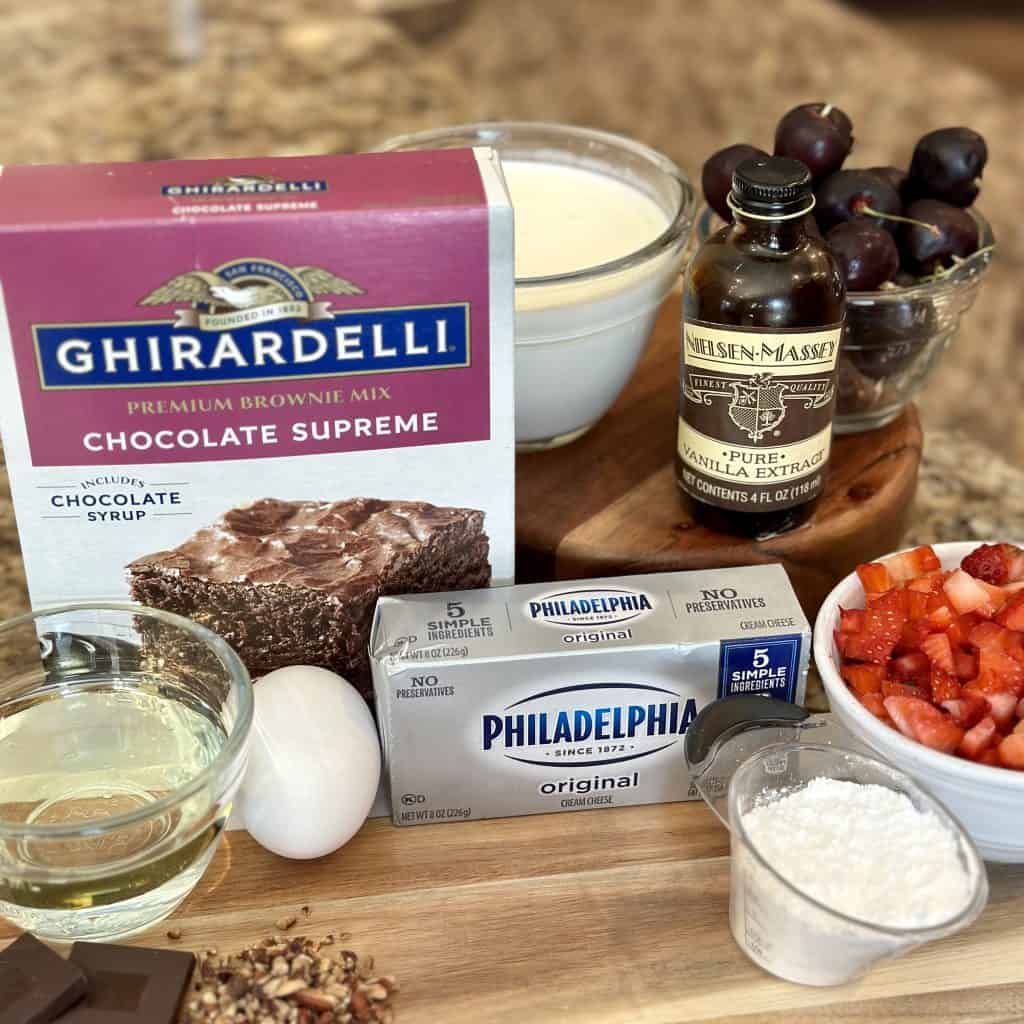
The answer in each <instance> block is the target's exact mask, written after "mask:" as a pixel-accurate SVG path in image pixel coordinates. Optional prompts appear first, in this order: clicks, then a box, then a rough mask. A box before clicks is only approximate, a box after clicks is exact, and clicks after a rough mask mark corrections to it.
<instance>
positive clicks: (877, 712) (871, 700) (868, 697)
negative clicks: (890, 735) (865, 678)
mask: <svg viewBox="0 0 1024 1024" xmlns="http://www.w3.org/2000/svg"><path fill="white" fill-rule="evenodd" d="M857 699H858V700H859V701H860V702H861V704H863V705H864V707H866V708H867V709H868V711H870V712H871V714H873V715H874V716H875V718H880V719H881V720H882V721H883V722H888V721H890V719H889V712H888V711H886V710H885V701H884V699H883V697H882V695H881V694H880V693H861V694H858V698H857Z"/></svg>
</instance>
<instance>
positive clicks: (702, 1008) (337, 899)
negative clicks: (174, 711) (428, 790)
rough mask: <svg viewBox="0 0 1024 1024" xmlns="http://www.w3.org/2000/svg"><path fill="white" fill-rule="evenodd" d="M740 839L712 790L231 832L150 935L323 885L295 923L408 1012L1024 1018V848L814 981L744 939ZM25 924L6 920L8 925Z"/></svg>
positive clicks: (721, 1022)
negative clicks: (982, 906) (939, 911)
mask: <svg viewBox="0 0 1024 1024" xmlns="http://www.w3.org/2000/svg"><path fill="white" fill-rule="evenodd" d="M728 851H729V846H728V837H727V835H726V832H725V830H724V829H723V828H722V827H721V826H720V825H719V824H718V822H717V819H715V818H713V817H712V815H711V813H710V812H709V811H708V810H707V809H706V808H705V807H704V805H703V804H699V803H682V804H666V805H662V806H652V807H631V808H620V809H615V810H603V811H589V812H577V813H570V814H562V815H543V816H535V817H526V818H509V819H505V820H498V821H479V822H466V823H460V824H447V825H424V826H418V827H414V828H406V829H396V828H393V827H392V826H391V825H390V824H389V823H388V822H387V821H385V820H382V819H378V820H375V821H371V822H369V823H368V824H367V825H366V826H365V827H364V828H363V830H362V831H361V832H360V833H359V835H357V836H356V838H355V839H353V840H352V842H351V843H349V845H348V846H347V847H345V848H343V849H342V850H339V851H338V852H337V853H335V854H333V855H331V856H330V857H326V858H323V859H321V860H317V861H310V862H297V861H285V860H282V859H280V858H278V857H275V856H274V855H272V854H270V853H267V852H266V851H264V850H263V849H261V848H260V847H259V846H257V845H256V844H255V843H254V842H253V841H252V840H251V839H250V838H249V837H248V836H247V835H245V834H244V833H238V832H232V833H228V834H227V835H226V836H225V839H224V843H223V845H222V847H221V849H220V850H219V851H218V853H217V856H216V858H215V859H214V861H213V863H212V865H211V866H210V869H209V871H208V872H207V874H206V876H205V877H204V878H203V880H202V881H201V882H200V884H199V886H198V888H197V889H196V891H195V892H194V893H193V894H192V896H191V897H190V898H189V899H188V900H187V901H186V902H185V903H184V904H183V905H182V906H181V907H180V908H179V910H178V911H177V912H176V913H175V914H174V915H173V917H172V918H170V919H169V920H168V921H166V922H164V923H162V924H161V925H159V926H157V927H155V928H154V929H152V930H151V931H150V932H149V933H147V934H143V935H141V936H139V937H138V939H136V940H135V941H136V943H137V944H140V945H149V946H170V947H176V948H189V949H193V950H196V951H200V950H202V949H205V948H207V947H211V946H213V947H217V948H218V949H219V950H220V952H221V953H229V952H233V951H235V950H237V949H241V948H242V947H244V946H245V945H248V944H252V943H254V942H256V941H258V940H259V939H261V938H263V937H265V936H267V935H269V934H271V933H272V932H273V931H274V921H275V920H277V919H278V918H280V917H281V916H282V915H284V914H289V913H299V912H300V908H301V907H302V906H303V905H308V906H309V907H310V916H309V918H308V920H304V921H303V920H301V913H300V923H299V924H298V925H296V927H295V928H294V929H293V931H294V933H296V934H299V933H302V934H307V935H310V936H321V935H323V934H325V933H326V932H328V931H332V930H333V931H340V932H343V933H348V936H349V937H348V938H346V939H345V940H344V945H345V946H347V947H348V948H351V949H354V950H355V951H356V952H358V953H359V954H360V955H363V956H365V955H372V956H373V957H374V958H375V961H376V970H377V971H379V972H380V973H388V974H394V975H396V976H397V978H398V982H399V984H400V986H401V993H400V994H399V996H398V998H397V1001H396V1010H397V1021H398V1024H434V1022H437V1021H444V1022H445V1024H522V1022H524V1021H529V1022H531V1024H546V1022H549V1021H550V1022H556V1021H557V1022H558V1024H584V1022H586V1024H636V1022H642V1024H683V1022H697V1021H701V1022H712V1021H714V1022H718V1024H762V1022H763V1024H783V1022H788V1024H819V1022H820V1024H829V1022H851V1021H867V1020H870V1021H872V1022H873V1024H911V1022H915V1024H920V1022H922V1021H927V1022H929V1024H966V1022H971V1024H983V1022H984V1024H995V1022H1007V1024H1008V1022H1011V1021H1013V1022H1019V1021H1021V1020H1024V962H1022V961H1021V958H1020V956H1019V950H1020V948H1021V943H1022V941H1024V867H1022V866H1018V867H1006V866H998V867H995V866H993V867H990V869H989V877H990V880H991V884H992V898H991V902H990V904H989V907H988V908H987V909H986V911H985V912H984V914H983V915H982V917H981V918H980V919H979V921H978V922H977V923H976V924H975V925H974V926H973V927H971V928H970V929H969V930H968V931H966V932H963V933H961V934H960V935H957V936H953V937H951V938H949V939H945V940H943V941H941V942H936V943H933V944H932V945H928V946H925V947H922V948H921V949H919V950H916V951H915V952H913V953H911V954H909V955H908V956H905V957H903V958H901V959H898V960H895V961H891V962H889V963H886V964H883V965H882V966H880V967H878V968H877V969H876V970H875V971H873V972H872V973H871V974H869V975H868V976H867V977H866V978H864V979H862V980H860V981H858V982H855V983H853V984H850V985H845V986H842V987H839V988H824V989H815V988H805V987H801V986H798V985H792V984H788V983H785V982H782V981H778V980H776V979H775V978H772V977H771V976H769V975H768V974H765V973H764V972H763V971H761V970H760V969H758V968H756V967H755V966H754V965H753V964H751V963H750V962H749V961H748V960H746V958H745V957H744V956H743V954H742V953H741V952H740V951H739V949H738V948H737V947H736V945H735V944H734V943H733V940H732V938H731V936H730V933H729V927H728V917H727V909H728V899H729V862H728ZM821 868H822V866H821V865H813V864H809V865H808V866H807V870H808V871H814V870H820V869H821ZM171 927H174V928H180V929H181V933H182V936H181V939H180V940H179V941H176V942H175V941H171V940H169V939H168V938H167V931H168V929H169V928H171ZM13 935H14V931H13V929H11V927H10V926H9V925H6V924H4V925H0V944H2V940H6V939H9V938H11V937H12V936H13Z"/></svg>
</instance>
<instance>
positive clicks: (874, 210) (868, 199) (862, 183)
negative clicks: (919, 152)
mask: <svg viewBox="0 0 1024 1024" xmlns="http://www.w3.org/2000/svg"><path fill="white" fill-rule="evenodd" d="M814 198H815V207H814V216H815V217H817V219H818V224H819V225H820V226H821V230H822V231H824V232H825V233H826V234H827V233H828V232H829V231H831V230H832V228H834V227H835V226H836V225H837V224H842V223H844V222H845V221H848V220H853V219H854V218H855V217H865V218H866V217H870V218H871V219H872V220H876V221H878V223H879V224H880V225H881V226H882V227H884V228H887V229H888V230H890V231H891V230H893V229H894V228H895V224H894V223H893V222H892V221H890V220H887V219H885V217H886V215H887V214H899V212H900V210H902V209H903V204H902V203H901V202H900V196H899V193H898V192H897V191H896V189H894V188H893V187H892V185H890V184H889V182H887V181H886V180H885V179H884V178H883V177H881V176H880V175H878V174H875V173H873V172H872V171H836V173H835V174H830V175H829V176H828V177H827V178H826V179H825V180H824V181H823V182H821V184H820V185H818V187H817V188H816V189H815V190H814Z"/></svg>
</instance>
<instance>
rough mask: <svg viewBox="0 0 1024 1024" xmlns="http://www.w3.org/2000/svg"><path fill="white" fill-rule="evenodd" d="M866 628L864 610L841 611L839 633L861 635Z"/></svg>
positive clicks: (845, 609) (847, 609) (844, 609)
mask: <svg viewBox="0 0 1024 1024" xmlns="http://www.w3.org/2000/svg"><path fill="white" fill-rule="evenodd" d="M863 628H864V609H863V608H840V609H839V632H840V633H859V632H860V631H861V630H862V629H863Z"/></svg>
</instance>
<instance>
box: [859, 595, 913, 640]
mask: <svg viewBox="0 0 1024 1024" xmlns="http://www.w3.org/2000/svg"><path fill="white" fill-rule="evenodd" d="M900 593H901V592H900V591H898V590H890V591H889V592H888V593H887V594H882V595H880V596H878V597H876V598H875V599H874V600H873V601H871V602H870V604H869V605H868V606H867V608H865V610H864V631H865V632H866V633H871V634H873V635H874V636H881V637H885V638H886V639H887V640H892V642H893V643H895V642H896V641H897V640H898V639H899V636H900V633H901V632H902V631H903V626H904V623H905V622H906V621H907V612H906V609H905V608H904V607H903V601H902V600H901V597H900Z"/></svg>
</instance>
